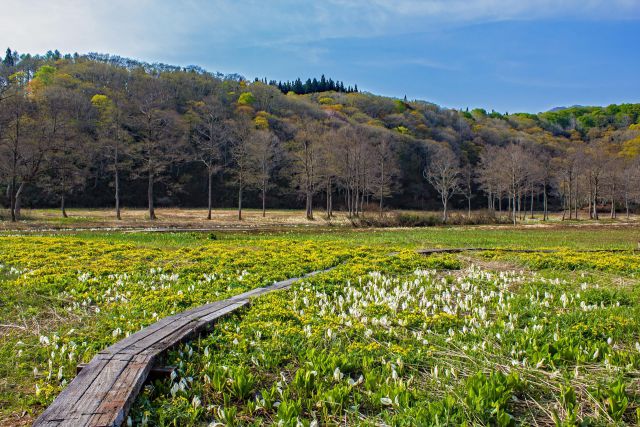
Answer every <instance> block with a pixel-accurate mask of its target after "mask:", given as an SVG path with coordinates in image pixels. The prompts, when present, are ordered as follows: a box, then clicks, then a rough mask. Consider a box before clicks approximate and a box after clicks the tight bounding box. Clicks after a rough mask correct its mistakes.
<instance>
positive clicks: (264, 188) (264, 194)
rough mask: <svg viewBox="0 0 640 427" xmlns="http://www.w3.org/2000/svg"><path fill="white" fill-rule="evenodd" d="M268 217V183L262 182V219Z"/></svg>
mask: <svg viewBox="0 0 640 427" xmlns="http://www.w3.org/2000/svg"><path fill="white" fill-rule="evenodd" d="M266 216H267V183H266V182H264V181H262V217H263V218H264V217H266Z"/></svg>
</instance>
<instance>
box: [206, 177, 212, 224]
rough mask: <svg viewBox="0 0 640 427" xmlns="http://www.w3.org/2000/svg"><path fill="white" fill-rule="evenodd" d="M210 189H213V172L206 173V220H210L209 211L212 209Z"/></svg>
mask: <svg viewBox="0 0 640 427" xmlns="http://www.w3.org/2000/svg"><path fill="white" fill-rule="evenodd" d="M212 188H213V171H212V170H208V171H207V219H208V220H211V210H212V209H213V200H212Z"/></svg>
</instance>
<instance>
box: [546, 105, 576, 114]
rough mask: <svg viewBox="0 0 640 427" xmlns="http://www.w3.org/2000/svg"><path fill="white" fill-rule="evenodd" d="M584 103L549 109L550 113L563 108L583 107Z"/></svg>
mask: <svg viewBox="0 0 640 427" xmlns="http://www.w3.org/2000/svg"><path fill="white" fill-rule="evenodd" d="M583 107H584V105H578V104H576V105H572V106H571V107H553V108H552V109H550V110H549V111H547V112H548V113H553V112H555V111H561V110H567V109H569V108H583Z"/></svg>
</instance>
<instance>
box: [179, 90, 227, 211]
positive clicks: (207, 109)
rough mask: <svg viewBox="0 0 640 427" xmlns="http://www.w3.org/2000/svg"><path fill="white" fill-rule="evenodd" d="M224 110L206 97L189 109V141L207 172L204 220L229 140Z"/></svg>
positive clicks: (219, 102) (211, 204) (210, 97)
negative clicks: (224, 148)
mask: <svg viewBox="0 0 640 427" xmlns="http://www.w3.org/2000/svg"><path fill="white" fill-rule="evenodd" d="M227 117H228V114H227V109H226V108H225V106H224V105H223V104H222V102H221V101H220V99H219V98H217V97H215V96H209V97H207V98H206V99H205V100H203V101H199V102H195V103H194V104H193V105H192V107H191V110H190V115H189V121H190V124H191V126H192V129H193V132H192V138H191V139H190V141H191V145H192V148H193V152H194V156H195V159H196V160H197V161H199V162H200V163H202V164H203V165H204V167H205V168H206V171H207V208H208V209H207V219H208V220H210V219H211V211H212V208H213V176H214V175H215V174H216V173H217V172H218V171H220V169H222V168H223V167H224V161H223V159H224V156H223V152H222V149H223V146H224V145H225V144H226V143H228V142H229V141H230V138H231V135H232V129H231V126H230V123H229V121H228V119H227Z"/></svg>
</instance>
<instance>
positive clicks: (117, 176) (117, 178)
mask: <svg viewBox="0 0 640 427" xmlns="http://www.w3.org/2000/svg"><path fill="white" fill-rule="evenodd" d="M114 180H115V183H114V184H115V187H116V219H117V220H121V219H122V217H121V216H120V175H119V172H118V166H117V163H116V173H115V178H114Z"/></svg>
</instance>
